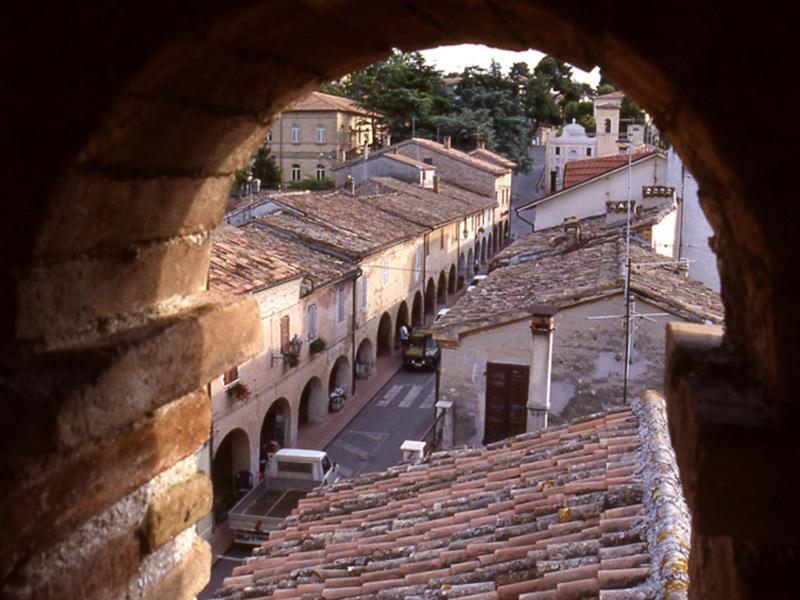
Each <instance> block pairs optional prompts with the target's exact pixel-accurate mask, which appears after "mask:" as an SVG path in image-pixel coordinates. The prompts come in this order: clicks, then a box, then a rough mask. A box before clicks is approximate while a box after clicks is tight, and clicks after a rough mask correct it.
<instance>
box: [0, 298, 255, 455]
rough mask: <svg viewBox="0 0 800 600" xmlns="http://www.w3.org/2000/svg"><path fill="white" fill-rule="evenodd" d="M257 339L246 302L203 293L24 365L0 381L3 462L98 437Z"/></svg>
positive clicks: (230, 361)
mask: <svg viewBox="0 0 800 600" xmlns="http://www.w3.org/2000/svg"><path fill="white" fill-rule="evenodd" d="M262 335H263V334H262V327H261V326H260V320H259V313H258V306H257V304H256V301H255V299H254V298H253V297H251V296H239V297H227V296H224V295H219V294H212V293H205V294H201V295H198V296H196V297H194V298H192V299H191V300H190V301H187V302H186V304H185V305H182V308H181V310H180V311H178V312H176V313H172V314H168V315H163V316H155V317H153V318H151V319H149V320H148V321H147V322H146V323H143V324H140V325H138V326H136V327H132V328H130V329H127V330H125V331H122V332H120V333H117V334H113V335H109V336H107V337H105V338H103V339H102V340H94V341H87V342H84V343H82V344H80V345H76V346H73V347H69V348H64V349H63V350H60V351H54V352H48V353H44V354H41V355H37V356H35V357H31V358H26V359H22V360H21V361H20V362H23V364H21V365H16V375H15V377H14V378H13V379H12V378H9V379H6V380H0V392H2V393H3V394H4V395H5V398H6V401H5V402H3V403H2V404H0V418H2V420H3V421H4V422H13V423H16V427H15V429H14V430H13V431H10V432H9V433H8V435H6V436H4V437H3V438H2V439H0V457H5V458H6V459H8V457H14V456H15V454H16V455H17V456H19V452H20V449H24V450H25V452H26V453H27V455H41V454H44V453H49V452H54V451H68V450H72V449H75V448H78V447H79V446H81V445H82V444H84V443H86V442H87V441H89V440H102V439H103V438H105V437H106V436H108V435H109V434H110V433H112V432H113V431H115V430H118V429H120V428H122V427H125V426H127V425H129V424H130V423H132V422H134V421H136V420H137V419H141V418H142V417H144V416H145V415H146V414H147V413H148V412H149V411H152V410H153V409H155V408H157V407H158V406H160V405H162V404H164V403H166V402H168V401H169V400H172V399H174V398H178V397H180V396H182V395H184V394H187V393H189V392H191V391H192V390H195V389H197V388H198V387H200V386H204V385H206V384H207V383H208V382H209V381H211V380H212V379H213V378H214V377H217V376H219V375H221V374H222V373H224V372H225V370H227V369H229V368H230V367H232V366H234V365H237V364H240V363H242V362H243V361H244V360H246V359H247V358H249V357H250V356H253V355H255V354H256V353H258V352H260V351H261V348H262V345H263V341H262ZM12 368H13V367H12ZM3 388H5V389H3ZM1 464H2V459H0V465H1Z"/></svg>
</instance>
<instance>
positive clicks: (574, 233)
mask: <svg viewBox="0 0 800 600" xmlns="http://www.w3.org/2000/svg"><path fill="white" fill-rule="evenodd" d="M562 227H563V229H564V237H565V238H566V248H565V250H574V249H575V248H577V247H578V245H579V244H580V243H581V222H580V219H578V218H577V217H567V218H566V219H564V222H563V223H562Z"/></svg>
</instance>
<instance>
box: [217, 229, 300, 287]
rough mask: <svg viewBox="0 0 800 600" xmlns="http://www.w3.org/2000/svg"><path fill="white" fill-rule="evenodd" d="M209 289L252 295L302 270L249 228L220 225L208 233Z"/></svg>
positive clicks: (293, 276)
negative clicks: (209, 246) (251, 293)
mask: <svg viewBox="0 0 800 600" xmlns="http://www.w3.org/2000/svg"><path fill="white" fill-rule="evenodd" d="M211 244H212V246H211V261H210V263H209V267H208V285H209V289H212V290H219V291H224V292H232V293H234V294H244V293H248V292H255V291H257V290H260V289H263V288H266V287H268V286H270V285H274V284H276V283H280V282H282V281H288V280H290V279H294V278H296V277H300V276H302V275H303V273H304V270H303V268H302V266H300V265H298V264H293V263H292V262H290V261H289V260H287V255H286V254H284V253H282V252H280V251H276V250H274V249H273V247H272V245H271V243H270V239H269V237H268V236H266V235H264V234H262V233H260V232H259V231H257V230H253V229H252V228H242V229H237V228H236V227H231V226H230V225H220V226H219V227H217V228H216V229H215V230H214V231H213V232H212V233H211Z"/></svg>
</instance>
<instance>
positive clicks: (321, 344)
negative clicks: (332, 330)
mask: <svg viewBox="0 0 800 600" xmlns="http://www.w3.org/2000/svg"><path fill="white" fill-rule="evenodd" d="M325 346H327V344H326V343H325V340H324V339H322V338H321V337H318V338H317V339H315V340H314V341H313V342H311V343H310V344H309V345H308V349H309V351H310V352H311V354H316V353H317V352H322V351H323V350H325Z"/></svg>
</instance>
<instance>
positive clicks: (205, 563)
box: [143, 538, 211, 600]
mask: <svg viewBox="0 0 800 600" xmlns="http://www.w3.org/2000/svg"><path fill="white" fill-rule="evenodd" d="M210 573H211V546H209V545H208V542H206V541H205V540H203V539H199V538H198V539H197V540H196V541H195V543H194V545H193V546H192V549H191V550H190V551H189V552H188V553H187V554H186V555H185V556H184V557H183V558H181V559H180V560H179V561H178V562H177V563H176V564H175V566H174V567H173V568H172V569H171V570H170V571H169V573H167V574H166V575H164V577H162V578H161V579H159V580H158V581H156V582H155V584H153V586H152V587H151V588H150V589H149V590H148V591H147V593H145V595H144V596H143V600H163V599H164V598H169V599H170V600H190V599H192V598H194V597H195V596H196V595H197V594H198V593H199V592H200V591H201V590H202V589H203V588H204V587H205V586H206V584H207V583H208V579H209V575H210Z"/></svg>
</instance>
